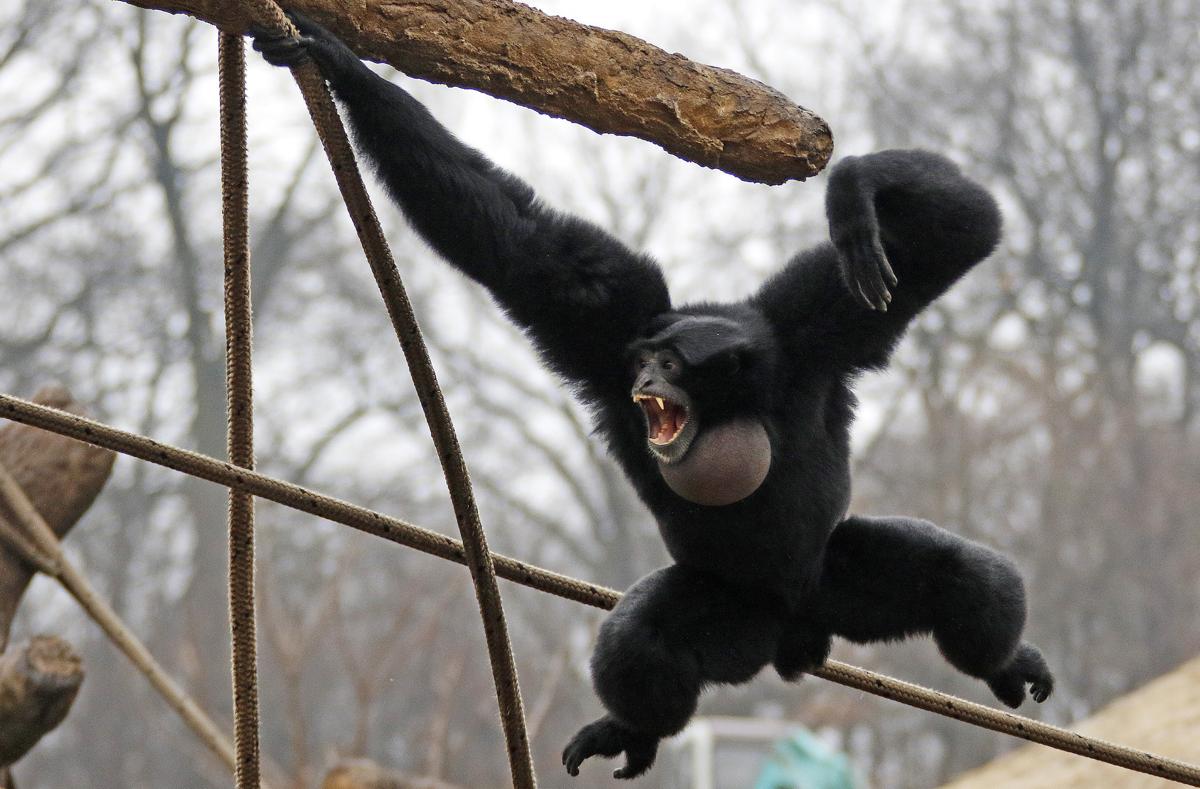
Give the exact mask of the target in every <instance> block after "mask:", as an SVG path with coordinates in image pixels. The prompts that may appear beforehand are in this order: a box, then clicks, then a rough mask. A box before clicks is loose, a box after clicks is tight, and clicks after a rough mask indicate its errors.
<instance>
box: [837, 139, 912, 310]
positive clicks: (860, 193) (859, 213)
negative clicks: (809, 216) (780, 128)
mask: <svg viewBox="0 0 1200 789" xmlns="http://www.w3.org/2000/svg"><path fill="white" fill-rule="evenodd" d="M874 197H875V196H874V193H873V189H872V188H871V185H870V184H869V183H867V182H866V180H865V178H864V174H863V173H862V172H861V168H860V167H859V166H858V160H857V159H856V158H855V157H847V158H846V159H843V160H842V161H841V162H840V163H839V164H838V166H837V167H835V168H834V171H833V173H832V175H831V176H830V178H829V189H828V191H827V192H826V195H825V210H826V213H827V214H828V217H829V237H830V240H831V241H833V246H834V248H835V249H836V250H837V253H838V262H839V264H840V266H841V274H842V280H843V281H844V282H845V283H846V288H847V289H848V290H849V291H850V296H851V297H852V298H853V299H854V300H855V301H857V302H858V303H859V304H861V305H862V306H864V307H866V308H867V309H869V310H879V311H881V312H887V308H888V304H889V303H890V302H891V300H892V293H891V290H890V288H894V287H896V285H897V284H898V280H897V279H896V273H895V272H894V271H893V270H892V265H891V263H890V262H889V261H888V258H887V254H886V253H885V252H884V250H883V242H882V241H881V240H880V237H879V220H878V219H877V217H876V215H875V203H874Z"/></svg>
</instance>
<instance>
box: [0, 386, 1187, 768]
mask: <svg viewBox="0 0 1200 789" xmlns="http://www.w3.org/2000/svg"><path fill="white" fill-rule="evenodd" d="M0 417H2V418H5V419H11V420H13V421H15V422H21V423H23V424H26V425H30V426H32V427H39V428H42V429H43V430H49V431H51V432H54V433H58V434H59V435H64V436H67V437H69V438H74V439H76V440H79V441H84V442H86V443H89V444H94V445H95V446H98V447H103V448H105V449H111V450H113V451H115V452H120V453H122V454H126V455H131V456H133V457H137V458H141V459H142V460H146V461H149V462H151V463H155V464H157V465H160V466H164V467H166V468H170V469H174V470H176V471H181V472H183V473H185V474H190V475H192V476H195V477H200V478H201V479H206V480H208V481H210V482H215V483H217V484H218V485H224V486H226V487H229V488H234V489H236V490H240V491H243V492H245V493H250V494H252V495H254V496H257V497H259V498H263V499H268V500H270V501H274V502H276V503H278V504H282V505H284V506H285V507H291V508H293V509H296V510H300V511H302V512H307V513H311V514H313V515H317V516H318V517H321V518H325V519H326V520H331V521H335V522H337V523H341V524H344V525H346V526H350V527H352V528H354V529H358V530H359V531H364V532H367V533H369V534H374V535H376V536H378V537H382V538H384V539H386V540H390V541H391V542H395V543H398V544H400V545H406V546H408V547H410V548H416V549H417V550H420V551H423V552H425V553H429V554H432V555H434V556H439V557H441V558H443V559H449V560H450V561H453V562H457V563H458V564H466V557H465V552H464V549H463V545H462V543H460V542H459V541H458V540H455V539H452V538H450V537H446V536H445V535H442V534H438V533H437V532H432V531H429V530H427V529H422V528H420V527H419V526H414V525H413V524H410V523H406V522H404V521H401V520H398V519H396V518H389V517H387V516H385V515H381V514H380V513H378V512H373V511H371V510H368V509H365V508H363V507H358V506H355V505H353V504H349V503H347V502H344V501H340V500H338V499H334V498H331V497H329V496H325V495H322V494H320V493H316V492H314V491H311V490H308V489H306V488H302V487H300V486H298V485H292V484H291V483H288V482H283V481H282V480H277V479H273V478H271V477H267V476H265V475H263V474H259V473H257V472H253V471H247V470H245V469H239V468H236V467H234V466H232V465H230V464H228V463H223V462H221V461H220V460H216V459H214V458H210V457H207V456H205V455H200V454H198V453H195V452H189V451H187V450H184V449H179V448H177V447H172V446H169V445H167V444H162V443H160V442H158V441H154V440H153V439H150V438H146V437H144V436H139V435H136V434H134V433H129V432H126V431H123V430H118V429H116V428H114V427H110V426H108V425H104V424H101V423H99V422H95V421H93V420H90V419H85V418H84V417H80V416H76V415H74V414H69V413H66V412H65V411H59V410H57V409H54V408H47V407H45V406H41V405H37V404H36V403H31V402H28V401H26V400H21V399H19V398H16V397H12V396H11V395H5V394H0ZM492 559H493V561H494V563H495V567H496V573H497V575H499V576H500V577H501V578H506V579H508V580H510V581H514V582H516V583H519V584H521V585H523V586H528V587H530V588H532V589H537V590H539V591H542V592H547V593H549V594H552V595H555V596H557V597H562V598H565V599H568V600H574V601H576V602H580V603H584V604H586V605H590V606H595V607H596V608H603V609H611V608H612V607H613V606H615V605H616V603H617V601H618V600H619V599H620V598H621V595H620V593H619V592H616V591H614V590H612V589H608V588H605V587H603V586H597V585H595V584H589V583H586V582H584V581H580V580H578V579H575V578H571V577H568V576H565V575H560V574H558V573H554V572H551V571H549V570H544V569H542V568H540V567H535V566H533V565H530V564H526V563H524V562H520V561H518V560H516V559H512V558H509V557H507V556H502V555H500V554H493V556H492ZM812 673H813V674H814V675H816V676H818V677H821V678H823V679H827V680H829V681H831V682H836V683H838V684H841V685H846V686H848V687H852V688H857V689H858V690H861V691H865V692H867V693H871V694H873V695H876V696H882V697H883V698H888V699H892V700H894V701H899V702H900V703H902V704H908V705H909V706H913V707H918V708H920V709H924V710H928V711H930V712H936V713H938V714H939V715H945V716H948V717H951V718H955V719H957V720H961V721H964V722H966V723H970V724H972V725H975V726H982V727H984V728H989V729H992V730H993V731H998V732H1002V733H1004V734H1009V735H1012V736H1013V737H1019V738H1021V739H1025V740H1029V741H1031V742H1036V743H1040V744H1042V745H1047V746H1049V747H1051V748H1057V749H1059V750H1062V751H1067V752H1070V753H1075V754H1080V755H1082V756H1086V757H1088V758H1090V759H1095V760H1098V761H1102V762H1108V763H1109V764H1115V765H1117V766H1119V767H1125V768H1128V769H1130V770H1135V771H1137V772H1141V773H1146V774H1149V775H1156V776H1159V777H1161V778H1167V779H1169V780H1172V781H1178V782H1180V783H1184V784H1188V785H1191V786H1200V766H1198V765H1193V764H1188V763H1186V762H1181V761H1178V760H1176V759H1169V758H1166V757H1163V756H1158V755H1155V754H1152V753H1147V752H1145V751H1141V750H1137V749H1134V748H1127V747H1125V746H1122V745H1116V744H1113V743H1109V742H1105V741H1103V740H1098V739H1095V738H1092V737H1087V736H1085V735H1082V734H1077V733H1075V732H1072V731H1068V730H1067V729H1062V728H1059V727H1058V726H1051V725H1049V724H1046V723H1041V722H1039V721H1035V720H1031V719H1029V718H1025V717H1022V716H1020V715H1014V714H1012V713H1010V712H1004V711H1003V710H997V709H993V708H991V707H986V706H984V705H982V704H975V703H973V702H969V701H965V700H963V699H960V698H957V697H955V696H951V695H949V694H946V693H941V692H939V691H936V690H931V689H929V688H924V687H921V686H919V685H914V684H912V683H909V682H904V681H901V680H898V679H893V678H891V677H887V676H884V675H882V674H877V673H875V672H873V671H867V670H865V669H861V668H857V667H855V666H850V665H847V664H845V663H841V662H839V661H836V660H829V661H826V663H825V665H824V666H822V667H821V668H820V669H817V670H816V671H814V672H812Z"/></svg>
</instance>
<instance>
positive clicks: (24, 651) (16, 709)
mask: <svg viewBox="0 0 1200 789" xmlns="http://www.w3.org/2000/svg"><path fill="white" fill-rule="evenodd" d="M82 682H83V662H82V661H81V660H80V659H79V656H78V655H76V654H75V650H73V649H72V648H71V645H70V644H68V643H67V642H66V641H63V640H62V639H61V638H59V637H58V636H34V637H33V638H32V639H30V640H29V641H28V642H25V643H23V644H19V645H17V646H15V647H14V648H12V649H10V650H8V651H7V652H5V653H4V654H3V655H0V768H4V767H7V766H8V765H10V764H13V763H15V762H16V761H17V760H18V759H20V758H21V757H22V756H24V755H25V753H26V752H27V751H28V750H29V749H30V748H32V747H33V746H34V745H35V744H36V743H37V741H38V740H40V739H41V738H42V736H43V735H45V734H46V733H47V732H49V731H51V730H53V729H54V727H55V726H57V725H58V724H59V723H61V722H62V720H63V718H65V717H67V712H69V711H70V709H71V703H72V702H74V701H75V694H77V693H78V692H79V685H80V683H82Z"/></svg>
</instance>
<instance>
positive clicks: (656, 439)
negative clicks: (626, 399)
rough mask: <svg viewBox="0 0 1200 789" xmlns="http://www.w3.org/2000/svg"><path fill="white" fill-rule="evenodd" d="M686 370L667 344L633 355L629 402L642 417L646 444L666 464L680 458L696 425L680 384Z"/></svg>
mask: <svg viewBox="0 0 1200 789" xmlns="http://www.w3.org/2000/svg"><path fill="white" fill-rule="evenodd" d="M686 372H687V369H686V366H685V364H684V361H683V359H681V358H680V356H679V354H678V353H676V352H675V351H673V350H671V349H669V348H659V349H652V348H644V349H642V350H640V351H638V353H637V355H636V357H635V359H634V375H635V378H634V382H633V402H634V403H636V404H637V405H639V406H641V409H642V415H643V416H644V417H645V419H646V445H647V447H648V448H649V449H650V454H652V455H654V457H655V458H656V459H657V460H658V462H660V463H665V464H668V465H669V464H671V463H677V462H678V461H680V460H682V459H683V457H684V455H686V454H687V451H688V449H689V448H690V447H691V445H692V441H693V440H694V439H695V438H696V434H697V432H698V429H699V425H698V420H697V419H696V418H695V415H694V414H693V413H692V410H693V409H692V398H691V397H690V396H688V393H687V390H685V389H684V388H683V386H682V384H683V383H684V378H685V377H686V375H685V373H686Z"/></svg>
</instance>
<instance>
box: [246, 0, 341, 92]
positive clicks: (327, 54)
mask: <svg viewBox="0 0 1200 789" xmlns="http://www.w3.org/2000/svg"><path fill="white" fill-rule="evenodd" d="M288 19H290V20H292V24H294V25H295V26H296V29H297V30H298V31H299V33H300V36H299V38H292V37H290V36H279V35H276V34H274V33H269V32H267V31H264V30H260V29H253V30H251V31H250V35H251V36H252V37H253V39H254V44H253V46H254V49H256V50H257V51H259V52H261V53H262V56H263V58H265V59H266V61H267V62H268V63H270V64H271V65H273V66H285V67H289V68H290V67H291V66H296V65H299V64H300V63H303V62H304V61H306V60H310V59H311V60H312V61H314V62H315V63H316V64H317V66H318V67H320V69H321V73H322V74H324V75H325V76H326V78H332V77H333V76H335V75H337V74H341V73H345V72H346V71H347V70H352V69H357V68H361V67H362V62H361V61H360V60H359V59H358V56H357V55H355V54H354V52H352V51H351V50H350V48H349V47H347V46H346V45H345V44H343V43H342V42H341V40H340V39H338V37H337V36H335V35H334V34H333V33H330V32H329V31H328V30H326V29H325V28H323V27H321V26H320V25H318V24H317V23H316V22H314V21H312V20H311V19H309V18H308V17H306V16H304V15H303V14H300V13H297V12H295V11H289V12H288Z"/></svg>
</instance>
